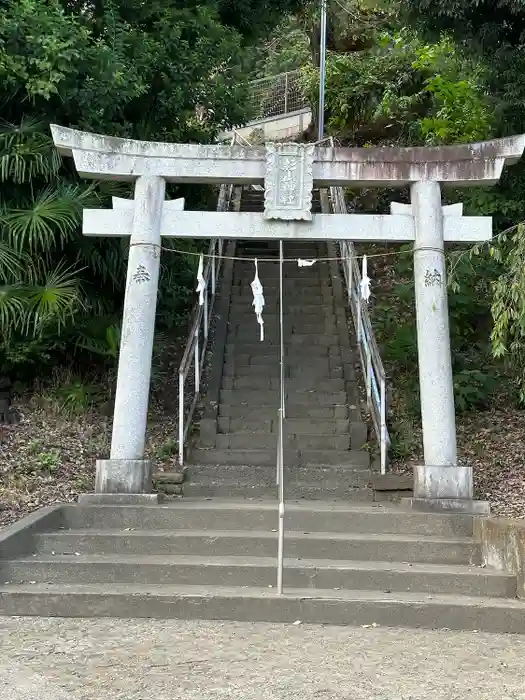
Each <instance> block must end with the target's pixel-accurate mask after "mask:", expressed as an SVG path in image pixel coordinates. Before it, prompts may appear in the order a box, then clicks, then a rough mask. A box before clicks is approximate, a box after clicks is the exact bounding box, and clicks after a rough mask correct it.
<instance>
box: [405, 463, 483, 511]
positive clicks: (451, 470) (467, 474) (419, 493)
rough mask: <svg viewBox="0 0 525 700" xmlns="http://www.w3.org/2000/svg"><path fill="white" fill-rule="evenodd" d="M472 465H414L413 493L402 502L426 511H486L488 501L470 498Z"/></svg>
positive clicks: (415, 508)
mask: <svg viewBox="0 0 525 700" xmlns="http://www.w3.org/2000/svg"><path fill="white" fill-rule="evenodd" d="M473 490H474V489H473V483H472V467H460V466H444V467H431V466H428V465H418V466H416V467H414V496H413V498H404V499H403V500H402V503H403V505H404V506H408V507H410V508H412V509H413V510H418V511H421V512H426V513H439V512H441V513H465V514H470V515H489V514H490V504H489V503H488V501H477V500H474V499H473V498H472V493H473Z"/></svg>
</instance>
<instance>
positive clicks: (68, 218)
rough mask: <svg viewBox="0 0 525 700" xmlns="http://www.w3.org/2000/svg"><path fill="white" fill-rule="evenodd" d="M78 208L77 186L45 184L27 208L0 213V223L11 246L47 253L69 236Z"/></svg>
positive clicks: (71, 232) (78, 216) (74, 226)
mask: <svg viewBox="0 0 525 700" xmlns="http://www.w3.org/2000/svg"><path fill="white" fill-rule="evenodd" d="M80 212H81V205H80V202H79V199H78V188H77V187H74V186H66V187H64V188H61V189H60V190H55V189H51V188H46V189H45V190H43V191H41V192H39V193H38V194H37V195H36V196H35V197H34V199H33V200H32V201H30V202H28V203H27V208H19V209H7V210H6V211H4V212H2V213H0V223H2V224H3V226H4V227H5V229H6V232H7V237H8V241H9V243H10V244H11V245H12V247H13V248H14V250H16V251H24V250H26V251H28V252H30V253H44V254H47V253H49V252H50V251H51V250H53V249H55V248H56V247H57V246H58V245H63V244H64V243H65V242H66V241H67V240H68V239H70V238H71V237H72V234H73V232H74V231H75V229H76V228H77V226H78V225H79V221H80V216H81V213H80Z"/></svg>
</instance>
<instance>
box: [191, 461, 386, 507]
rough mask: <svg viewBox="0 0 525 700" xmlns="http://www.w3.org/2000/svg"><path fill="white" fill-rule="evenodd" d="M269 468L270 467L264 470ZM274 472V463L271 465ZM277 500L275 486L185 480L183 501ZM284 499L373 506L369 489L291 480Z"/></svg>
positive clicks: (218, 479) (373, 497)
mask: <svg viewBox="0 0 525 700" xmlns="http://www.w3.org/2000/svg"><path fill="white" fill-rule="evenodd" d="M266 468H267V469H272V467H266ZM273 470H274V471H275V464H274V466H273ZM276 497H277V487H276V486H271V485H268V484H248V483H246V482H242V483H239V482H238V481H228V480H226V479H224V478H223V477H222V476H220V477H219V475H218V478H217V480H216V481H207V482H206V483H201V482H195V483H194V482H192V481H186V482H185V483H184V498H198V499H216V498H218V499H226V498H242V499H248V500H250V501H252V500H254V499H258V500H268V499H271V498H276ZM286 498H287V499H290V500H294V501H311V502H315V501H320V502H322V501H330V502H331V503H334V504H335V503H373V502H374V501H375V493H374V491H373V490H372V489H371V488H364V487H361V488H352V487H346V486H343V485H342V484H340V483H339V482H337V483H334V482H332V483H330V484H327V485H326V486H325V484H321V485H320V484H319V483H317V482H312V481H308V482H305V481H301V482H299V481H292V482H290V483H289V484H288V485H287V487H286ZM384 500H387V501H392V502H393V501H395V500H396V499H395V496H394V495H393V494H385V499H384Z"/></svg>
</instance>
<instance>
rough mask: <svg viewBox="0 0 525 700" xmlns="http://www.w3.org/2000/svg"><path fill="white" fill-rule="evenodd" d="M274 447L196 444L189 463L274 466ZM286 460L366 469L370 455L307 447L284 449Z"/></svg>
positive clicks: (360, 451)
mask: <svg viewBox="0 0 525 700" xmlns="http://www.w3.org/2000/svg"><path fill="white" fill-rule="evenodd" d="M276 442H277V441H276ZM276 450H277V444H276V445H275V448H274V449H272V448H268V449H257V448H254V449H240V448H239V449H233V448H231V449H219V448H204V447H196V448H194V449H193V450H192V451H191V454H190V461H191V463H192V464H200V465H209V464H211V465H218V466H243V465H246V466H252V465H253V466H261V467H265V466H275V463H276V453H277V452H276ZM284 460H285V464H287V465H290V466H291V465H299V464H300V465H301V466H305V467H308V466H340V467H353V468H356V469H359V468H363V469H367V468H368V467H369V466H370V455H369V454H368V452H365V451H364V450H346V451H343V450H341V451H339V450H315V449H313V448H311V449H308V450H301V452H299V450H296V449H286V450H285V453H284Z"/></svg>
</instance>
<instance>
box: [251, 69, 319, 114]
mask: <svg viewBox="0 0 525 700" xmlns="http://www.w3.org/2000/svg"><path fill="white" fill-rule="evenodd" d="M300 78H301V71H300V70H294V71H290V72H288V73H280V74H279V75H272V76H270V77H269V78H260V79H259V80H254V81H252V82H251V83H250V87H251V96H250V101H251V106H252V109H253V112H254V116H253V119H254V120H260V119H269V118H270V117H279V116H283V115H285V114H290V113H291V112H297V111H298V110H301V109H305V108H307V107H308V106H309V103H308V100H307V98H306V96H305V94H304V92H303V90H302V88H301V80H300Z"/></svg>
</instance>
